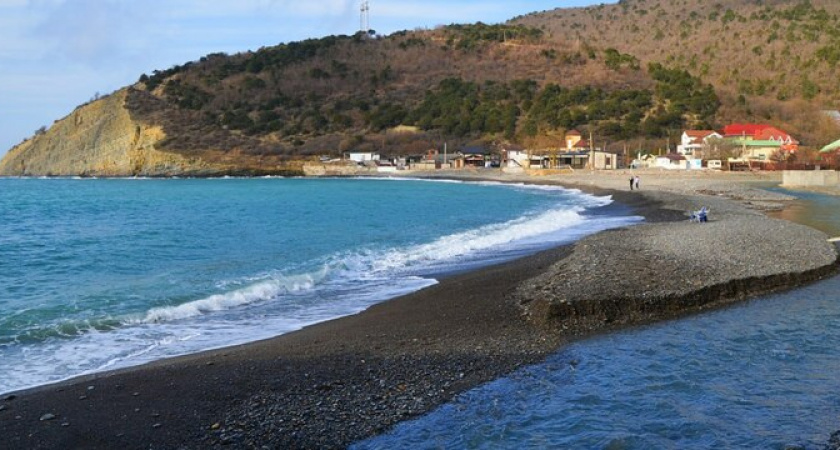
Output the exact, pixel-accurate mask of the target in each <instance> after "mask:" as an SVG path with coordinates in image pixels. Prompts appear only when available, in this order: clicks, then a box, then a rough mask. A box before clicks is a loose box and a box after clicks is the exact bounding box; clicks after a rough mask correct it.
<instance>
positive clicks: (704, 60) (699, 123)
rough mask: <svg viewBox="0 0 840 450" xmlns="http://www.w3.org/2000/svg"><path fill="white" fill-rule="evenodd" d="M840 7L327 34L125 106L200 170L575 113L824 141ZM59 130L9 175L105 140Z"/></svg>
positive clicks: (140, 85) (539, 136)
mask: <svg viewBox="0 0 840 450" xmlns="http://www.w3.org/2000/svg"><path fill="white" fill-rule="evenodd" d="M838 12H840V4H835V3H833V2H828V1H825V2H818V1H814V2H782V1H771V0H766V1H761V0H752V1H747V0H729V1H724V0H721V1H719V2H717V3H716V4H714V5H710V4H708V3H707V2H703V1H700V0H627V1H622V2H620V3H619V4H617V5H602V6H598V7H590V8H576V9H558V10H554V11H547V12H542V13H533V14H529V15H526V16H521V17H518V18H515V19H514V20H512V21H511V22H509V23H506V24H500V25H485V24H481V23H478V24H471V25H450V26H447V27H441V28H438V29H434V30H415V31H404V32H398V33H394V34H392V35H389V36H368V35H364V34H357V35H354V36H329V37H325V38H321V39H310V40H306V41H302V42H293V43H288V44H281V45H277V46H271V47H265V48H261V49H259V50H257V51H253V52H245V53H240V54H236V55H226V54H211V55H207V56H205V57H203V58H201V59H199V60H198V61H194V62H190V63H186V64H184V65H180V66H175V67H172V68H169V69H167V70H162V71H156V72H154V73H152V74H150V75H142V76H141V77H140V79H139V80H138V82H137V83H135V84H134V85H133V86H130V87H127V88H126V89H125V90H123V91H120V92H119V93H117V94H118V96H119V97H120V98H122V99H124V101H122V102H121V103H119V104H118V105H117V106H116V107H117V108H118V109H121V110H123V111H124V112H126V113H127V114H128V115H129V116H130V121H131V124H132V126H129V127H126V129H128V130H132V129H134V128H136V127H141V128H143V129H146V128H155V129H159V130H160V133H158V134H157V135H158V136H159V139H158V140H156V141H154V142H151V143H149V144H148V145H149V146H150V148H153V149H154V150H155V151H162V152H164V153H167V154H171V155H176V156H177V157H178V158H183V159H185V160H188V161H200V162H201V164H202V165H201V167H194V168H192V169H195V171H196V172H197V173H203V174H212V173H222V172H224V173H229V172H243V173H279V172H283V171H287V170H289V167H290V166H289V164H290V161H300V160H302V159H305V158H309V157H312V156H315V155H332V156H338V155H340V154H342V153H343V152H346V151H348V150H376V151H381V152H383V153H388V154H418V153H423V152H425V151H426V150H428V149H429V148H433V147H439V146H441V145H442V143H443V142H444V141H447V142H449V143H450V146H452V145H460V144H466V143H474V142H480V143H484V144H485V145H487V146H490V147H493V146H499V145H501V144H502V143H505V142H512V143H520V144H525V145H529V146H552V145H559V144H560V143H561V142H562V135H563V133H564V132H565V131H567V130H570V129H573V128H577V129H580V130H583V131H591V132H592V133H593V134H595V135H596V136H597V138H596V139H597V140H599V141H600V142H611V143H614V144H615V143H621V142H628V141H632V140H648V142H654V141H655V142H660V143H662V144H664V142H665V139H666V138H667V139H670V140H671V142H673V141H674V139H675V137H676V136H677V135H678V134H679V133H680V132H681V130H682V129H683V128H685V127H696V128H709V127H718V126H720V125H721V124H723V123H726V122H727V121H732V120H756V121H759V120H760V121H768V122H771V123H773V124H775V125H778V126H781V127H784V128H786V129H787V130H789V131H790V132H791V133H793V134H794V135H797V136H798V137H800V138H801V140H803V141H804V143H805V144H806V145H807V144H812V145H821V144H823V143H824V141H827V140H833V139H831V138H832V137H835V136H834V134H833V133H835V132H836V130H834V129H833V128H832V127H831V125H829V123H828V121H827V120H822V118H821V116H820V113H819V110H820V109H823V108H826V107H829V106H832V105H833V104H835V103H837V100H838V97H840V81H838V79H837V78H836V76H833V73H834V72H833V70H834V66H835V65H836V64H837V63H838V59H840V34H838V32H837V31H836V30H837V24H838V19H837V13H838ZM112 103H113V102H112ZM71 116H72V115H71ZM68 117H70V116H68ZM64 120H68V119H64ZM59 123H63V121H60V122H59ZM400 125H404V126H409V127H400V128H399V129H400V130H402V131H399V132H397V131H394V130H395V127H397V126H400ZM56 128H61V127H56V126H53V127H52V128H51V129H50V130H47V131H46V132H45V133H43V134H42V135H37V136H35V137H34V138H33V139H32V140H30V141H27V142H26V143H24V144H22V145H21V146H18V147H16V148H15V149H13V150H12V151H11V152H10V153H9V155H8V156H7V157H6V160H14V161H15V163H14V164H11V163H9V162H8V161H6V160H4V161H3V162H0V173H6V174H10V173H21V172H20V170H21V167H23V168H26V167H30V168H31V167H33V166H31V165H29V166H27V164H26V161H27V160H32V159H33V158H35V159H38V158H41V159H45V158H43V157H40V156H35V155H39V154H43V153H53V152H65V153H69V154H72V153H73V152H77V153H78V152H81V151H83V150H84V149H85V148H87V149H88V151H89V150H90V148H91V142H92V140H93V139H94V138H96V139H99V141H100V142H101V141H102V139H103V137H102V135H101V134H98V135H96V136H93V135H91V136H89V139H88V141H87V144H85V138H84V137H79V138H78V139H77V141H78V142H79V147H78V148H76V149H75V150H74V149H73V148H69V147H67V145H64V146H63V147H61V148H58V147H56V146H55V145H53V144H51V143H55V142H57V141H58V139H56V137H55V136H53V134H54V131H53V130H54V129H56ZM404 130H411V131H409V132H406V131H404ZM80 136H84V134H83V133H82V134H81V135H80ZM108 140H109V142H111V141H117V140H118V137H117V136H112V137H110V138H108ZM662 144H658V145H662ZM85 145H87V147H85ZM128 151H129V149H126V152H128ZM125 167H132V165H131V164H128V165H126V166H125ZM133 167H138V166H137V165H136V164H134V165H133ZM241 169H247V170H241ZM32 170H34V169H30V172H27V173H33V174H35V173H36V172H34V171H32ZM73 171H78V169H77V168H74V169H72V170H70V173H72V172H73ZM51 173H65V171H63V170H62V171H55V170H54V171H52V172H51ZM70 173H68V174H70ZM86 173H88V174H96V173H99V171H98V170H88V171H87V172H86ZM38 174H43V173H41V172H38ZM73 174H75V173H73ZM125 174H127V175H131V174H151V175H156V174H164V175H165V174H169V172H166V171H157V170H156V169H154V168H153V167H148V166H144V167H143V168H135V169H132V170H129V171H128V172H127V173H125Z"/></svg>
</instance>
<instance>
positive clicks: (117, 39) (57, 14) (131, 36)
mask: <svg viewBox="0 0 840 450" xmlns="http://www.w3.org/2000/svg"><path fill="white" fill-rule="evenodd" d="M30 9H32V10H34V11H38V12H39V14H40V16H41V19H40V21H39V22H38V23H37V25H35V26H33V27H32V28H31V31H30V34H29V36H28V37H29V38H30V39H32V40H35V41H40V42H43V43H45V45H47V49H48V51H47V55H46V56H47V57H48V58H52V59H58V60H66V61H69V62H72V63H79V64H85V65H89V66H100V65H103V64H107V63H108V62H109V61H113V60H114V56H115V55H136V54H138V53H141V52H142V50H144V49H146V48H148V46H149V45H150V40H149V39H148V38H147V36H148V34H149V33H148V31H149V28H150V25H151V23H152V18H153V13H152V12H151V11H153V10H152V9H148V8H144V7H143V4H142V3H141V2H125V1H120V0H73V1H72V2H71V1H66V0H65V1H35V2H32V3H31V4H30Z"/></svg>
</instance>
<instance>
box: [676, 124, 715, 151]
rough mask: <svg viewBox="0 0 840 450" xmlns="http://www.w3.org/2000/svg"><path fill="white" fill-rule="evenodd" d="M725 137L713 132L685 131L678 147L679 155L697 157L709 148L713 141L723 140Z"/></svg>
mask: <svg viewBox="0 0 840 450" xmlns="http://www.w3.org/2000/svg"><path fill="white" fill-rule="evenodd" d="M722 138H723V136H722V135H721V134H720V133H718V132H716V131H713V130H685V131H684V132H683V134H682V137H681V139H680V145H678V146H677V153H679V154H680V155H683V156H695V155H697V153H698V152H703V151H704V150H706V149H707V148H708V145H709V141H710V140H712V139H722Z"/></svg>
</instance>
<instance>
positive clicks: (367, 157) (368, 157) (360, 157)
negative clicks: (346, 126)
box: [347, 152, 380, 163]
mask: <svg viewBox="0 0 840 450" xmlns="http://www.w3.org/2000/svg"><path fill="white" fill-rule="evenodd" d="M347 159H349V160H350V161H354V162H357V163H364V162H366V161H379V159H380V156H379V154H378V153H373V152H350V153H348V154H347Z"/></svg>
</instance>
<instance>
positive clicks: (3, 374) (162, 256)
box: [0, 178, 642, 393]
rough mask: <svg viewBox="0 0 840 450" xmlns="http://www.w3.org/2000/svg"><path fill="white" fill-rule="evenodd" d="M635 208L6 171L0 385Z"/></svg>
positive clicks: (497, 193) (12, 385)
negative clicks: (15, 175)
mask: <svg viewBox="0 0 840 450" xmlns="http://www.w3.org/2000/svg"><path fill="white" fill-rule="evenodd" d="M640 221H642V218H641V217H638V216H634V215H633V214H632V213H631V211H629V210H628V209H626V208H622V207H620V206H618V205H615V204H613V202H612V199H611V198H609V197H603V196H602V197H598V196H593V195H589V194H585V193H582V192H580V191H577V190H570V189H564V188H561V187H557V186H531V185H510V184H499V183H490V182H469V183H468V182H451V181H450V182H447V181H425V180H409V179H303V178H250V179H239V178H223V179H91V178H76V179H67V178H51V179H38V178H0V362H2V363H1V364H0V393H4V392H10V391H15V390H19V389H23V388H29V387H34V386H39V385H44V384H47V383H51V382H56V381H60V380H65V379H68V378H72V377H75V376H78V375H83V374H90V373H95V372H100V371H105V370H109V369H117V368H124V367H129V366H134V365H138V364H143V363H147V362H150V361H155V360H159V359H162V358H167V357H172V356H177V355H184V354H189V353H195V352H199V351H202V350H208V349H214V348H220V347H225V346H231V345H236V344H241V343H246V342H252V341H256V340H260V339H265V338H269V337H273V336H277V335H280V334H283V333H288V332H290V331H294V330H297V329H300V328H302V327H305V326H307V325H310V324H314V323H317V322H321V321H325V320H329V319H333V318H337V317H341V316H345V315H349V314H355V313H358V312H360V311H362V310H364V309H365V308H367V307H369V306H371V305H373V304H375V303H377V302H381V301H384V300H387V299H389V298H393V297H395V296H399V295H402V294H406V293H410V292H413V291H417V290H419V289H422V288H425V287H427V286H430V285H433V284H435V283H437V280H439V279H440V278H441V277H444V276H447V275H450V274H453V273H458V272H462V271H466V270H472V269H475V268H478V267H482V266H486V265H490V264H495V263H499V262H503V261H507V260H511V259H514V258H517V257H520V256H523V255H527V254H532V253H535V252H538V251H540V250H543V249H546V248H549V247H553V246H556V245H559V244H564V243H569V242H572V241H574V240H577V239H580V238H581V237H582V236H585V235H588V234H591V233H595V232H598V231H601V230H605V229H609V228H614V227H622V226H627V225H632V224H636V223H639V222H640Z"/></svg>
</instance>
